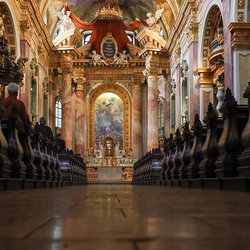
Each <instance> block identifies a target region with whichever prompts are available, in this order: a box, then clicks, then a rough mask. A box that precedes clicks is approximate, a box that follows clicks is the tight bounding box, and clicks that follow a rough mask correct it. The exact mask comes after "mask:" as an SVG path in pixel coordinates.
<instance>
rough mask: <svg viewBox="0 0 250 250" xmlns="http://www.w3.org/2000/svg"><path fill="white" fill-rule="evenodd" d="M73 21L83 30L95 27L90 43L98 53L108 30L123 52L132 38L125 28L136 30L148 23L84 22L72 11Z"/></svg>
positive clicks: (118, 21)
mask: <svg viewBox="0 0 250 250" xmlns="http://www.w3.org/2000/svg"><path fill="white" fill-rule="evenodd" d="M66 11H70V9H69V7H68V6H65V12H66ZM70 18H71V19H72V22H73V23H74V25H75V26H76V27H77V28H80V29H83V30H91V29H93V32H92V35H91V38H90V40H89V42H88V43H92V50H95V51H96V52H97V53H98V54H99V53H100V47H101V41H102V39H103V37H105V36H106V35H107V33H108V32H111V33H112V35H113V37H114V38H115V39H116V41H117V45H118V50H119V52H122V51H123V50H124V49H126V44H127V43H130V44H132V43H131V42H130V40H129V38H128V36H127V34H126V33H125V30H128V31H135V30H137V29H138V28H140V27H141V26H142V25H145V26H147V25H146V23H145V22H143V23H142V22H139V21H137V20H136V21H134V22H133V23H131V24H124V23H123V22H122V21H121V20H98V19H95V20H94V21H93V22H92V23H84V22H82V21H81V20H80V19H78V18H77V17H76V16H75V15H74V14H73V13H72V12H71V14H70Z"/></svg>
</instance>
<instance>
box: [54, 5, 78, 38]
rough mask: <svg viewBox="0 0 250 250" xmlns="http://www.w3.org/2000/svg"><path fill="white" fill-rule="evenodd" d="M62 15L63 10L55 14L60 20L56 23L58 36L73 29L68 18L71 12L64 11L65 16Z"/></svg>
mask: <svg viewBox="0 0 250 250" xmlns="http://www.w3.org/2000/svg"><path fill="white" fill-rule="evenodd" d="M64 13H65V8H63V9H62V10H61V11H58V12H57V13H56V15H57V16H58V17H59V18H60V21H59V22H58V23H57V27H58V28H60V31H59V35H60V34H62V33H63V32H65V31H67V30H70V29H73V28H74V27H75V25H74V24H73V22H72V20H71V18H70V17H69V16H70V14H71V12H70V11H66V14H64Z"/></svg>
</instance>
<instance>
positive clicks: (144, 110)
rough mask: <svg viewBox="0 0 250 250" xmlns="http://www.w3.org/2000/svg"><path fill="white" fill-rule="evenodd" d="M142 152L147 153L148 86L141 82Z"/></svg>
mask: <svg viewBox="0 0 250 250" xmlns="http://www.w3.org/2000/svg"><path fill="white" fill-rule="evenodd" d="M142 128H143V129H142V152H143V155H145V154H146V153H147V149H148V148H147V147H148V143H147V141H148V137H147V136H148V86H147V84H146V83H145V84H142Z"/></svg>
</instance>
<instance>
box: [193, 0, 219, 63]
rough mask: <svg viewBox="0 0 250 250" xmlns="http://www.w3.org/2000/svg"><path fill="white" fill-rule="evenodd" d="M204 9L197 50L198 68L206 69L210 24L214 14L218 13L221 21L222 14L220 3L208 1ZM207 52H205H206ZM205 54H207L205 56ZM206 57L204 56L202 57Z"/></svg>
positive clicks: (214, 0) (213, 19)
mask: <svg viewBox="0 0 250 250" xmlns="http://www.w3.org/2000/svg"><path fill="white" fill-rule="evenodd" d="M204 9H206V10H207V11H206V12H205V14H204V18H203V20H202V25H201V33H200V34H201V40H200V43H199V50H198V68H208V67H209V63H208V60H207V57H208V55H209V46H210V44H211V42H212V41H210V40H211V30H212V26H211V24H212V23H213V22H214V21H215V19H216V14H215V13H218V12H220V14H221V18H222V20H223V12H222V5H221V2H220V1H218V0H212V1H208V3H207V5H206V6H204ZM206 50H207V51H206ZM206 52H207V54H206ZM204 55H206V56H204ZM205 65H206V66H205Z"/></svg>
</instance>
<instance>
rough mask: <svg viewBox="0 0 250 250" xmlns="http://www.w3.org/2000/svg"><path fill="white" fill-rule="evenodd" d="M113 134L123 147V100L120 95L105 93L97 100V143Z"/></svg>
mask: <svg viewBox="0 0 250 250" xmlns="http://www.w3.org/2000/svg"><path fill="white" fill-rule="evenodd" d="M107 136H112V137H113V138H114V139H116V141H118V138H119V142H120V148H123V102H122V100H121V98H120V97H119V96H118V95H115V94H113V93H105V94H102V95H100V96H99V97H98V98H96V101H95V144H96V146H99V143H100V140H102V141H103V140H104V139H105V138H106V137H107Z"/></svg>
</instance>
